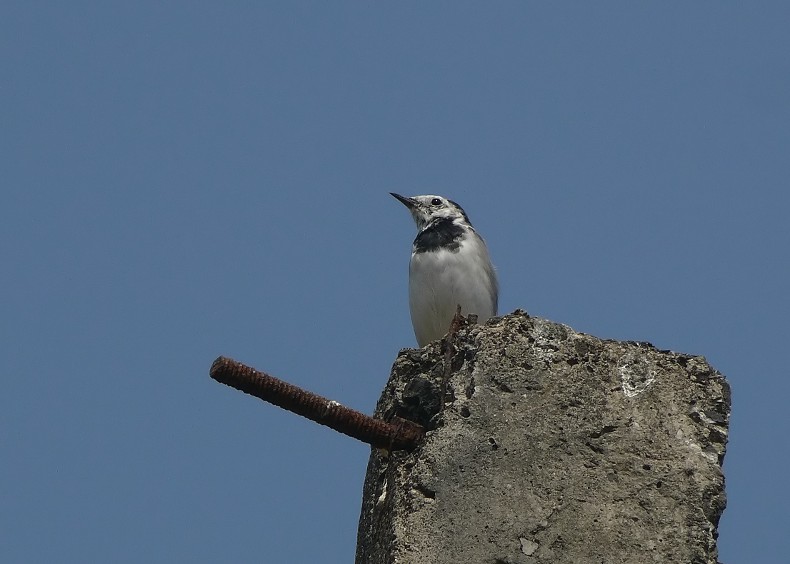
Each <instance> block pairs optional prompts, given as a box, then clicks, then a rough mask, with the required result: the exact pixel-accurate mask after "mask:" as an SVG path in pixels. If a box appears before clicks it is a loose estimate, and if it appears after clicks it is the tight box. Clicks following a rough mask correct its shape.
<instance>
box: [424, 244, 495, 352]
mask: <svg viewBox="0 0 790 564" xmlns="http://www.w3.org/2000/svg"><path fill="white" fill-rule="evenodd" d="M496 292H497V290H496V277H495V274H494V271H493V268H492V267H491V261H490V259H489V257H488V251H487V249H486V247H485V243H483V242H482V240H480V239H478V238H476V237H474V238H469V239H466V240H464V241H463V242H462V243H461V248H460V249H459V250H458V252H455V253H454V252H451V251H447V250H444V249H440V250H437V251H431V252H425V253H417V254H412V257H411V262H410V264H409V308H410V310H411V320H412V325H413V326H414V334H415V336H416V337H417V343H418V344H419V345H420V346H424V345H426V344H427V343H429V342H431V341H433V340H436V339H439V338H441V337H443V336H444V335H445V334H447V331H448V330H449V328H450V323H451V321H452V319H453V316H454V315H455V312H456V308H457V306H458V305H459V304H460V306H461V313H462V314H463V315H469V314H476V315H477V316H478V322H479V323H484V322H485V321H486V320H487V319H488V318H489V317H491V316H493V315H496V303H497V295H496Z"/></svg>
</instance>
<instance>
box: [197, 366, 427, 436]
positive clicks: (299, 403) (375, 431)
mask: <svg viewBox="0 0 790 564" xmlns="http://www.w3.org/2000/svg"><path fill="white" fill-rule="evenodd" d="M209 374H210V375H211V377H212V378H213V379H214V380H216V381H217V382H219V383H221V384H225V385H227V386H230V387H232V388H236V389H237V390H241V391H242V392H244V393H247V394H250V395H252V396H255V397H256V398H259V399H262V400H264V401H267V402H269V403H271V404H274V405H276V406H277V407H281V408H283V409H286V410H288V411H290V412H292V413H296V414H297V415H301V416H302V417H306V418H307V419H310V420H311V421H315V422H316V423H320V424H321V425H326V426H327V427H329V428H331V429H334V430H335V431H338V432H340V433H343V434H344V435H348V436H349V437H353V438H355V439H358V440H360V441H362V442H363V443H367V444H369V445H373V446H375V447H378V448H386V449H389V450H403V449H406V450H408V449H411V448H414V447H415V446H416V445H417V443H418V442H419V441H420V439H422V437H423V435H424V434H425V430H424V429H423V428H422V427H420V426H419V425H417V424H416V423H414V422H412V421H408V420H406V419H401V418H399V417H396V418H394V419H393V421H392V422H387V421H384V420H383V419H375V418H373V417H370V416H369V415H365V414H364V413H361V412H359V411H356V410H354V409H350V408H348V407H345V406H343V405H340V404H339V403H338V402H336V401H332V400H328V399H326V398H324V397H321V396H319V395H317V394H314V393H312V392H308V391H307V390H303V389H302V388H300V387H298V386H294V385H293V384H289V383H287V382H283V381H282V380H280V379H278V378H275V377H274V376H269V375H268V374H266V373H264V372H260V371H258V370H255V369H254V368H251V367H249V366H246V365H244V364H242V363H240V362H237V361H235V360H233V359H231V358H227V357H224V356H221V357H219V358H217V360H215V361H214V363H213V364H212V365H211V371H210V372H209Z"/></svg>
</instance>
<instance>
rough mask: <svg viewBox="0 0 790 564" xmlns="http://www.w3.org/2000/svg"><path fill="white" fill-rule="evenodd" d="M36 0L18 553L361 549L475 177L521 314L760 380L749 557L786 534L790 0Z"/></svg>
mask: <svg viewBox="0 0 790 564" xmlns="http://www.w3.org/2000/svg"><path fill="white" fill-rule="evenodd" d="M48 4H49V5H44V4H38V3H29V2H8V3H5V4H4V7H3V8H2V11H1V12H2V14H1V15H2V17H0V45H1V46H2V53H3V56H2V60H0V100H1V101H2V109H1V110H0V116H2V117H0V119H1V120H2V121H1V122H0V131H1V132H2V133H0V167H1V168H0V170H2V178H3V181H2V192H1V194H2V206H0V214H1V215H0V217H2V221H0V258H1V259H2V264H3V265H4V268H3V269H2V271H1V272H2V274H0V280H1V281H2V288H3V292H2V294H3V298H2V300H0V319H2V323H0V331H2V333H1V334H0V336H1V337H2V340H1V341H0V342H2V356H3V359H4V363H5V365H4V368H3V370H2V378H3V387H2V389H3V392H2V394H0V452H2V458H3V463H2V465H0V499H2V511H0V531H2V533H0V560H2V561H3V562H56V561H57V562H91V561H93V562H102V561H103V562H135V563H136V562H174V561H191V562H261V561H264V562H338V563H341V562H350V561H352V559H353V553H354V546H355V535H356V524H357V519H358V512H359V506H360V496H361V490H362V480H363V477H364V473H365V465H366V462H367V456H368V448H367V447H366V446H365V445H363V444H361V443H357V442H355V441H354V440H352V439H348V438H345V437H342V436H340V435H337V434H335V433H333V432H331V431H329V430H327V429H325V428H322V427H319V426H317V425H314V424H312V423H309V422H307V421H305V420H303V419H301V418H298V417H296V416H293V415H290V414H287V413H285V412H282V411H280V410H278V409H276V408H274V407H271V406H268V405H265V404H263V403H261V402H259V401H257V400H254V399H253V398H250V397H247V396H244V395H242V394H240V393H238V392H236V391H233V390H231V389H229V388H226V387H224V386H221V385H219V384H217V383H215V382H213V381H212V380H210V379H209V377H208V369H209V367H210V365H211V362H212V361H213V359H214V358H215V357H217V356H219V355H227V356H231V357H233V358H236V359H238V360H240V361H242V362H245V363H248V364H251V365H253V366H255V367H257V368H259V369H262V370H265V371H268V372H269V373H271V374H273V375H275V376H279V377H281V378H284V379H286V380H288V381H291V382H293V383H295V384H298V385H301V386H303V387H305V388H308V389H310V390H312V391H315V392H317V393H320V394H323V395H326V396H328V397H331V398H333V399H336V400H338V401H340V402H342V403H344V404H346V405H349V406H351V407H354V408H357V409H360V410H363V411H366V412H370V411H372V409H373V406H374V405H375V402H376V399H377V398H378V395H379V393H380V391H381V390H382V388H383V386H384V383H385V381H386V379H387V376H388V373H389V368H390V365H391V363H392V362H393V360H394V358H395V356H396V354H397V352H398V350H399V349H400V348H402V347H408V346H413V343H414V341H413V335H412V330H411V325H410V321H409V315H408V306H407V297H406V276H407V263H408V257H409V250H410V245H411V240H412V238H413V236H414V228H413V225H412V223H411V219H410V218H409V216H408V214H407V213H406V211H405V210H404V209H403V206H402V205H401V204H399V203H398V202H397V201H395V200H393V199H392V198H391V197H390V196H389V194H388V192H390V191H396V192H399V193H403V194H424V193H438V194H443V195H446V196H449V197H451V198H453V199H454V200H456V201H458V202H459V203H461V204H462V205H463V206H464V208H465V209H466V211H467V213H468V214H469V216H470V217H471V219H472V221H473V223H474V224H475V226H476V227H477V228H478V229H479V230H480V232H481V233H482V234H483V235H484V236H485V238H486V239H487V241H488V243H489V247H490V249H491V252H492V255H493V259H494V261H495V263H496V265H497V267H498V272H499V277H500V282H501V286H502V291H501V297H500V304H501V312H503V313H506V312H509V311H512V310H514V309H516V308H524V309H526V310H527V311H529V312H530V313H531V314H533V315H538V316H541V317H547V318H549V319H552V320H555V321H559V322H562V323H566V324H568V325H570V326H571V327H573V328H575V329H577V330H579V331H584V332H587V333H591V334H594V335H597V336H599V337H602V338H615V339H628V340H646V341H650V342H652V343H653V344H655V345H656V346H657V347H659V348H666V349H674V350H677V351H682V352H686V353H694V354H701V355H705V356H706V357H707V358H708V360H709V361H710V362H711V363H712V364H713V365H714V366H715V367H716V368H717V369H719V370H720V371H721V372H722V373H724V374H725V375H726V376H727V377H728V379H729V381H730V383H731V384H732V386H733V398H734V411H733V417H732V427H731V440H730V445H729V449H728V454H727V458H726V461H725V472H726V476H727V488H728V490H727V491H728V497H729V506H728V509H727V510H726V512H725V514H724V517H723V519H722V522H721V526H720V535H721V536H720V539H719V546H720V553H721V560H722V561H723V562H725V563H728V564H733V563H736V562H751V563H761V562H766V563H767V562H778V561H780V560H781V559H782V558H784V557H786V547H785V543H784V537H785V536H786V532H787V529H788V526H789V525H790V520H788V511H787V507H788V506H790V492H789V491H788V486H787V480H786V478H785V476H784V474H785V469H786V468H787V467H788V465H789V464H790V456H788V452H787V444H788V441H787V436H788V432H790V424H789V423H788V421H787V417H786V415H785V413H786V411H787V409H786V405H785V404H786V401H787V398H788V396H789V395H790V384H789V383H788V378H787V363H786V360H785V354H786V351H787V342H786V341H787V323H786V319H787V318H788V316H790V307H788V299H787V296H786V292H787V290H788V288H789V287H790V261H788V246H789V245H790V229H788V220H787V217H788V213H789V212H790V195H788V193H789V190H788V181H787V179H788V176H790V174H788V173H790V165H789V164H788V162H790V159H789V158H788V155H790V133H789V132H790V57H789V56H788V53H790V38H788V33H787V29H788V24H789V23H790V5H788V4H787V3H783V2H761V3H759V4H746V3H740V2H716V3H711V2H704V3H703V2H700V3H664V2H661V3H658V2H656V3H651V4H643V3H640V4H639V5H638V6H637V5H636V4H634V3H628V2H620V3H613V2H603V3H595V4H594V5H593V4H592V3H586V2H576V3H573V2H570V3H515V2H502V3H474V2H452V3H450V2H440V3H408V2H407V3H398V5H391V4H384V3H371V2H345V3H320V2H294V3H279V4H274V3H255V2H240V3H235V4H233V5H227V4H220V3H205V2H189V3H186V2H184V3H179V2H172V3H167V4H166V5H164V4H161V3H154V2H136V3H115V2H95V3H91V2H71V3H48Z"/></svg>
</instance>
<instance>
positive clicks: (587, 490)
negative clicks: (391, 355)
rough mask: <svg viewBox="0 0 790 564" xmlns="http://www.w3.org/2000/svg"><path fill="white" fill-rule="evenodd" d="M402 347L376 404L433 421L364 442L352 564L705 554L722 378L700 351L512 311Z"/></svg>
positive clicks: (720, 503) (723, 427)
mask: <svg viewBox="0 0 790 564" xmlns="http://www.w3.org/2000/svg"><path fill="white" fill-rule="evenodd" d="M442 347H443V345H442V344H441V343H438V342H437V343H432V344H431V345H428V346H427V347H425V348H422V349H406V350H403V351H401V353H400V354H399V356H398V358H397V360H396V361H395V364H394V366H393V369H392V375H391V377H390V380H389V382H388V384H387V386H386V388H385V390H384V392H383V394H382V397H381V399H380V400H379V403H378V406H377V414H378V415H380V416H382V417H385V418H386V417H389V416H391V415H393V414H396V413H397V414H399V415H401V416H404V417H406V418H408V419H412V420H415V421H417V422H420V423H421V424H423V425H426V427H427V428H429V429H430V431H429V432H428V433H427V435H426V437H425V440H424V442H423V443H422V444H421V445H420V446H419V447H418V448H417V449H415V450H414V451H413V452H404V451H398V452H391V453H387V452H385V451H381V450H375V449H374V450H373V452H372V453H371V457H370V462H369V465H368V472H367V477H366V480H365V486H364V493H363V504H362V513H361V518H360V525H359V537H358V545H357V559H356V561H357V563H358V564H385V563H386V564H395V563H398V564H422V563H429V564H443V563H447V564H459V563H466V562H469V563H490V564H506V563H507V564H527V563H541V562H543V563H548V562H551V563H552V564H558V563H569V564H570V563H573V564H580V563H605V564H617V563H629V564H630V563H633V564H637V563H638V564H644V563H649V562H667V563H712V564H715V563H716V562H717V550H716V537H717V532H716V527H717V524H718V521H719V517H720V516H721V513H722V511H723V510H724V507H725V496H724V476H723V474H722V471H721V463H722V459H723V457H724V451H725V446H726V442H727V424H728V419H729V413H730V392H729V386H728V384H727V382H726V381H725V379H724V378H723V376H722V375H721V374H719V373H718V372H717V371H715V370H714V369H713V368H711V367H710V366H709V365H708V364H707V362H706V361H705V359H704V358H702V357H700V356H690V355H685V354H679V353H675V352H671V351H660V350H657V349H656V348H655V347H653V346H652V345H650V344H648V343H638V342H619V341H611V340H601V339H598V338H596V337H592V336H590V335H585V334H582V333H576V332H575V331H573V330H572V329H570V328H569V327H567V326H565V325H560V324H557V323H552V322H549V321H546V320H543V319H538V318H534V317H530V316H528V315H527V314H526V313H525V312H523V311H516V312H515V313H513V314H511V315H508V316H505V317H501V318H495V319H492V320H490V321H489V322H488V324H487V325H486V326H484V327H480V326H472V327H469V328H464V329H462V330H461V331H460V332H459V334H458V336H457V341H456V349H455V354H454V356H453V358H452V362H451V365H452V370H451V372H450V377H449V380H448V381H447V382H446V384H444V388H445V391H446V396H445V397H446V402H445V405H444V409H443V410H440V405H441V403H442V402H440V401H439V398H440V395H441V391H440V390H442V388H443V383H442V381H443V378H444V374H445V370H444V358H445V355H444V352H443V351H442Z"/></svg>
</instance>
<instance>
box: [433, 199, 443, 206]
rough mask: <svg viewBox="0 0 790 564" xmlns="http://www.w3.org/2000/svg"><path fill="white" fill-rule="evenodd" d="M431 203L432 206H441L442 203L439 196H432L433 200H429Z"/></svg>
mask: <svg viewBox="0 0 790 564" xmlns="http://www.w3.org/2000/svg"><path fill="white" fill-rule="evenodd" d="M431 205H432V206H441V205H442V201H441V200H440V199H439V198H434V199H433V200H431Z"/></svg>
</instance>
